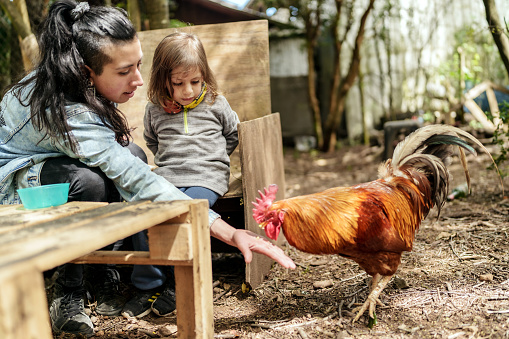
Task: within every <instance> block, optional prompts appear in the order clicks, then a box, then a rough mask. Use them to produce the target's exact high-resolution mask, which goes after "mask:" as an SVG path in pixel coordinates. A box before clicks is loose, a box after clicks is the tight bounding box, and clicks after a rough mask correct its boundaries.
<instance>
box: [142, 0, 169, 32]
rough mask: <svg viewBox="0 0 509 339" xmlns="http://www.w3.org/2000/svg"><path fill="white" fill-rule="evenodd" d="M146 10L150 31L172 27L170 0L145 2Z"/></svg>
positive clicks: (146, 0)
mask: <svg viewBox="0 0 509 339" xmlns="http://www.w3.org/2000/svg"><path fill="white" fill-rule="evenodd" d="M145 10H146V11H147V17H148V20H149V24H150V29H160V28H168V27H170V9H169V6H168V0H145Z"/></svg>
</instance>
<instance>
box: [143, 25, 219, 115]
mask: <svg viewBox="0 0 509 339" xmlns="http://www.w3.org/2000/svg"><path fill="white" fill-rule="evenodd" d="M181 66H182V67H183V68H184V69H185V70H192V69H193V68H195V67H197V68H198V69H199V70H200V72H201V74H202V76H203V80H204V81H205V82H206V83H207V92H208V93H211V94H212V101H213V100H214V99H215V97H216V96H217V95H218V88H217V82H216V78H215V77H214V73H212V70H211V69H210V67H209V64H208V62H207V55H206V54H205V49H204V48H203V45H202V43H201V41H200V39H198V37H197V36H196V35H195V34H191V33H184V32H175V33H172V34H170V35H168V36H166V37H165V38H164V39H163V40H162V41H161V42H160V43H159V45H157V47H156V50H155V52H154V58H153V61H152V69H151V70H150V81H149V85H148V99H149V100H150V101H151V102H152V103H154V104H158V105H161V106H164V104H163V101H164V100H165V99H166V98H167V97H168V96H171V95H172V94H173V93H168V89H167V87H166V84H167V83H169V84H170V88H172V87H171V86H172V84H171V72H172V71H173V70H174V69H176V68H178V67H181ZM172 92H173V88H172Z"/></svg>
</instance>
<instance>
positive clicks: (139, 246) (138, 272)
mask: <svg viewBox="0 0 509 339" xmlns="http://www.w3.org/2000/svg"><path fill="white" fill-rule="evenodd" d="M148 97H149V100H150V102H149V103H148V104H147V107H146V109H145V118H144V125H145V132H144V138H145V141H146V142H147V146H148V148H149V149H150V150H151V151H152V153H154V155H155V157H154V162H155V164H156V165H157V168H156V169H155V170H154V172H155V173H157V174H159V175H161V176H163V177H164V178H165V179H166V180H168V181H169V182H171V183H172V184H173V185H175V186H176V187H177V188H179V189H180V190H181V191H182V192H184V193H185V194H186V195H188V196H189V197H191V198H194V199H207V200H208V201H209V206H210V207H211V206H212V205H214V203H215V202H216V200H217V199H218V198H219V197H220V196H222V195H224V194H225V193H226V192H227V191H228V182H229V177H230V158H229V155H230V154H231V153H232V152H233V150H234V149H235V147H237V144H238V137H237V124H238V123H239V118H238V116H237V114H236V113H235V112H234V111H233V110H232V109H231V107H230V105H229V104H228V102H227V101H226V99H225V97H224V96H222V95H220V94H218V89H217V83H216V80H215V78H214V75H213V73H212V71H211V70H210V68H209V65H208V63H207V57H206V55H205V50H204V48H203V45H202V44H201V42H200V40H199V39H198V37H197V36H196V35H193V34H188V33H174V34H170V35H168V36H167V37H165V38H164V39H163V40H162V41H161V42H160V43H159V45H158V46H157V48H156V50H155V52H154V59H153V63H152V69H151V75H150V82H149V87H148ZM133 244H134V247H135V249H136V250H141V251H147V250H148V244H147V241H146V237H144V236H143V234H142V233H140V234H138V235H137V236H136V237H133ZM172 269H173V267H170V268H169V272H168V276H169V277H166V273H165V271H166V270H165V269H164V268H162V267H158V266H150V265H135V266H134V269H133V274H132V277H131V278H132V279H131V280H132V282H133V285H134V286H135V287H136V288H137V291H136V293H135V296H134V297H133V298H132V299H131V300H130V301H129V302H128V303H127V304H126V305H125V306H124V309H123V311H122V313H123V314H124V315H126V316H131V317H133V316H134V317H139V318H141V317H143V316H144V315H146V314H148V313H150V312H151V311H153V312H154V313H156V314H157V315H160V316H165V315H168V314H169V313H171V312H172V311H173V310H174V309H175V292H174V288H175V287H174V281H173V278H172V276H173V274H172Z"/></svg>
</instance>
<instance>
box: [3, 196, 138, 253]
mask: <svg viewBox="0 0 509 339" xmlns="http://www.w3.org/2000/svg"><path fill="white" fill-rule="evenodd" d="M146 203H148V201H137V202H132V203H129V206H134V205H137V204H146ZM99 207H100V208H99ZM125 208H126V205H125V203H112V204H108V203H102V202H70V203H67V204H65V205H62V206H58V207H50V208H48V209H44V211H43V210H33V211H30V210H25V209H21V210H20V211H19V213H20V215H16V214H13V215H9V216H5V218H4V222H5V224H6V226H5V227H4V226H2V227H1V228H0V229H2V230H4V231H7V233H5V234H2V233H0V247H2V246H3V245H5V244H9V243H13V242H17V241H20V240H24V239H26V238H30V237H33V236H37V235H39V234H44V235H46V236H48V235H51V234H53V233H55V232H62V231H63V230H64V229H70V228H74V227H78V226H80V225H81V224H82V223H85V222H90V221H92V220H97V219H101V218H104V217H106V216H108V215H111V214H115V213H119V212H120V211H122V210H123V209H125ZM45 214H47V217H43V216H44V215H45ZM31 217H33V218H34V220H31ZM20 220H26V224H24V225H21V224H20V227H14V225H16V223H18V222H20V223H21V222H22V221H20ZM25 225H26V226H30V227H26V226H25ZM14 230H15V232H14Z"/></svg>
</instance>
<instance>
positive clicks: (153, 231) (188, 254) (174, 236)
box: [148, 223, 193, 260]
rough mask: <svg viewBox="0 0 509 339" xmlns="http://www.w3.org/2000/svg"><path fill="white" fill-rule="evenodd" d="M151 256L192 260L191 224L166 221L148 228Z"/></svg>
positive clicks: (154, 257)
mask: <svg viewBox="0 0 509 339" xmlns="http://www.w3.org/2000/svg"><path fill="white" fill-rule="evenodd" d="M148 235H149V237H148V243H149V248H150V257H151V258H153V259H173V260H191V259H192V258H193V254H192V253H193V246H192V242H191V225H189V224H173V225H172V224H171V223H164V224H161V225H157V226H153V227H151V228H150V229H149V230H148Z"/></svg>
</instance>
